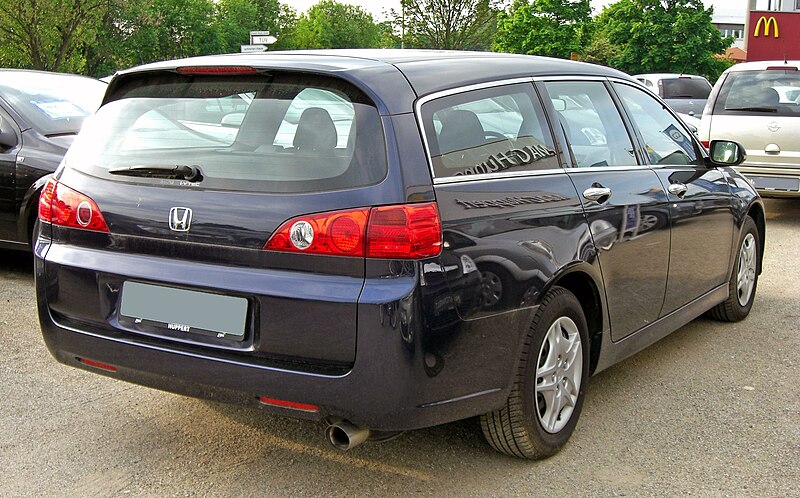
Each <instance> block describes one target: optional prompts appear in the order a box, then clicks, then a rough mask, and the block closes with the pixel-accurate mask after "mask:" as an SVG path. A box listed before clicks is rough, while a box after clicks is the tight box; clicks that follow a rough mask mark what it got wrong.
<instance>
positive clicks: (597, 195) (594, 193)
mask: <svg viewBox="0 0 800 498" xmlns="http://www.w3.org/2000/svg"><path fill="white" fill-rule="evenodd" d="M610 197H611V189H610V188H606V187H589V188H587V189H586V190H584V191H583V198H584V199H586V200H587V201H597V202H599V203H600V204H602V203H604V202H606V201H607V200H608V199H609V198H610Z"/></svg>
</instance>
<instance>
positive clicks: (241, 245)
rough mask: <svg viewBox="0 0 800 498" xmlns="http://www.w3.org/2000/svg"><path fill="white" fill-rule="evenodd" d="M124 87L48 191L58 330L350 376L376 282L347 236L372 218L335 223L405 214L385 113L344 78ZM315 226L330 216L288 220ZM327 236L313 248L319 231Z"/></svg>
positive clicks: (190, 72) (50, 274)
mask: <svg viewBox="0 0 800 498" xmlns="http://www.w3.org/2000/svg"><path fill="white" fill-rule="evenodd" d="M124 78H126V79H122V80H120V81H117V82H116V83H115V85H114V86H113V88H112V89H111V93H110V94H109V95H108V96H107V102H106V103H105V104H104V105H103V106H102V107H101V108H100V110H99V111H98V113H97V115H96V116H95V117H94V118H93V119H92V121H91V122H90V123H88V124H87V126H86V127H85V128H84V130H83V131H82V133H81V135H80V136H79V137H78V140H77V141H76V142H75V144H74V146H73V147H72V148H71V149H70V151H69V153H68V155H67V156H66V158H65V160H64V165H65V167H64V168H63V169H62V171H61V173H60V175H59V177H58V184H57V185H55V187H53V186H52V185H51V186H49V191H47V192H46V196H49V197H50V198H52V199H53V202H52V206H53V207H52V210H53V212H52V213H45V216H46V217H48V216H49V217H53V219H58V217H59V216H62V217H63V220H62V222H59V223H55V222H54V223H53V225H52V226H50V225H46V232H45V236H47V235H50V236H51V237H52V244H51V246H50V248H49V250H48V252H47V255H46V258H45V270H46V279H47V282H48V289H47V296H46V300H47V303H48V306H49V308H50V313H51V314H52V315H53V317H54V319H55V320H56V321H57V322H60V323H61V324H62V325H65V326H70V327H73V328H76V329H79V330H86V331H91V332H92V333H98V334H103V335H107V336H109V337H112V338H122V339H126V340H136V341H143V342H148V343H155V344H158V345H165V344H166V345H168V346H169V347H171V348H182V349H185V350H188V351H201V352H202V353H203V354H209V352H211V353H210V354H215V355H217V356H220V357H242V356H243V355H244V356H246V357H248V358H250V359H251V360H253V361H264V362H276V361H277V362H290V363H292V364H301V365H307V366H309V368H312V369H316V370H322V371H331V372H336V371H341V370H343V369H346V368H348V366H349V365H350V364H352V362H353V360H354V356H355V340H356V322H357V316H356V304H357V301H358V297H359V295H360V292H361V290H362V287H363V285H364V275H365V261H364V257H363V254H360V253H359V250H360V249H359V247H358V245H359V244H360V243H361V242H360V241H359V239H358V235H357V234H356V235H353V233H352V230H351V228H352V227H351V224H348V220H350V219H351V217H352V216H356V218H357V217H358V216H362V217H363V211H356V213H355V215H352V213H350V214H348V218H347V220H345V222H344V223H339V224H338V225H336V223H338V222H337V219H339V218H341V216H339V215H338V214H336V212H337V211H339V210H349V209H352V208H362V207H365V206H367V207H368V206H373V205H377V204H387V203H392V202H401V201H402V197H400V194H394V192H395V191H396V192H402V189H397V188H394V189H391V190H390V189H388V188H387V186H386V185H385V184H386V183H387V182H382V181H383V180H384V178H385V177H386V174H387V157H386V150H387V149H386V142H385V139H384V134H383V132H382V130H383V127H382V122H381V117H380V116H379V114H378V111H377V109H376V107H375V105H374V104H373V102H372V101H371V100H370V99H369V98H368V97H366V96H365V95H364V93H363V92H361V91H360V90H359V89H357V88H356V87H355V86H353V85H352V84H350V83H347V82H345V81H343V80H340V79H336V78H330V77H325V76H312V75H307V74H302V75H301V74H293V73H290V72H271V73H267V72H262V71H255V70H252V69H250V68H227V69H220V68H215V71H213V72H210V71H208V68H197V69H192V68H189V69H183V70H178V71H162V72H151V73H142V74H133V75H129V76H127V77H124ZM54 189H55V192H54ZM45 202H47V201H45ZM61 204H67V205H69V204H71V205H72V207H73V208H74V209H73V211H72V214H71V215H70V211H69V209H66V210H61V211H59V206H60V205H61ZM56 211H58V212H56ZM62 211H63V212H62ZM311 213H324V214H322V215H320V216H318V217H316V218H315V217H311V218H308V217H307V216H306V218H308V219H310V221H311V224H310V225H309V224H306V225H303V224H299V225H298V224H297V223H294V222H293V221H292V220H293V219H295V218H297V217H299V216H303V215H308V214H311ZM359 213H361V214H359ZM346 214H347V213H346ZM351 215H352V216H351ZM339 221H341V220H339ZM357 221H358V219H357ZM304 223H308V222H304ZM326 223H327V224H328V225H327V226H328V228H330V230H331V231H328V232H326V233H325V234H322V233H316V235H315V236H316V238H315V239H313V240H314V242H313V245H311V247H310V248H307V247H305V245H307V244H306V243H307V242H310V240H309V239H311V235H310V233H309V232H308V229H309V227H310V228H311V229H312V230H313V229H314V228H315V227H316V228H317V229H318V230H319V229H320V227H323V228H324V226H326V225H325V224H326ZM316 224H318V226H317V225H316ZM64 225H65V226H64ZM312 225H313V226H312ZM334 225H335V226H334ZM337 227H338V228H337ZM76 228H78V230H76ZM92 228H94V229H92ZM279 229H280V230H279ZM47 231H49V233H47ZM276 232H280V233H276ZM330 233H334V235H335V237H333V236H332V238H330V237H329V238H327V239H324V240H323V235H326V236H327V235H330ZM337 237H338V238H337ZM354 237H355V238H354ZM268 241H270V242H269V243H270V246H268V247H265V246H267V244H268ZM322 242H325V243H326V244H327V245H325V246H324V247H322V248H321V249H320V246H319V244H321V243H322ZM362 246H363V244H362Z"/></svg>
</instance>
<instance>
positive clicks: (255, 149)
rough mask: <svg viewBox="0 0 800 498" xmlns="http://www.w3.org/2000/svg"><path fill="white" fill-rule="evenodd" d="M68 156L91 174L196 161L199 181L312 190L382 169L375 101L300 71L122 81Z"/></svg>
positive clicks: (359, 182) (146, 171) (361, 181)
mask: <svg viewBox="0 0 800 498" xmlns="http://www.w3.org/2000/svg"><path fill="white" fill-rule="evenodd" d="M112 92H113V94H112V95H111V96H110V97H109V100H110V102H107V103H106V104H105V105H103V107H101V108H100V109H99V110H98V111H97V114H96V115H95V116H94V117H93V118H92V119H91V120H90V121H89V122H88V123H87V125H86V126H85V127H84V129H83V130H82V131H81V134H80V135H79V136H78V139H77V140H76V141H75V143H74V144H73V146H72V148H71V149H70V151H69V152H68V154H67V157H66V158H65V162H67V163H68V164H70V166H71V167H74V168H76V169H81V170H83V171H85V172H87V173H89V174H93V175H99V176H104V175H107V174H114V175H122V176H125V177H128V179H127V180H124V179H122V178H121V177H120V178H118V179H119V180H120V181H143V180H142V178H144V177H146V176H148V175H152V176H157V173H153V172H154V171H169V170H172V169H174V168H175V167H178V166H181V165H190V166H191V167H193V168H197V169H199V171H200V172H201V174H202V177H203V178H204V180H203V187H205V188H212V189H219V190H246V191H258V192H276V193H281V192H286V193H289V192H311V191H323V190H336V189H342V188H351V187H355V186H364V185H369V184H373V183H376V182H378V181H379V180H381V179H382V178H383V177H384V175H385V172H386V146H385V143H384V140H383V134H382V133H381V130H382V127H381V123H380V117H379V115H378V112H377V109H376V108H375V107H374V105H373V104H372V103H371V101H370V100H369V99H368V98H367V97H366V96H365V95H364V94H363V93H361V92H360V91H359V90H357V89H356V88H354V87H352V85H349V84H347V83H345V82H343V81H339V80H334V79H330V78H314V77H305V76H301V75H288V74H287V75H280V76H277V75H276V76H269V77H267V76H236V75H231V76H218V77H212V76H209V77H203V76H191V77H184V76H180V75H175V74H163V75H160V76H153V77H150V78H148V79H144V80H127V81H125V80H123V82H122V83H121V84H120V85H116V86H115V87H114V88H113V89H112Z"/></svg>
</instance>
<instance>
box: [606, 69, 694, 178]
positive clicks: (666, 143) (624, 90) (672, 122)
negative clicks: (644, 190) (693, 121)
mask: <svg viewBox="0 0 800 498" xmlns="http://www.w3.org/2000/svg"><path fill="white" fill-rule="evenodd" d="M614 88H615V89H616V90H617V93H618V94H619V96H620V98H621V99H622V102H623V105H624V106H625V109H626V110H627V111H628V114H629V116H630V118H631V119H632V120H633V122H634V124H635V125H636V128H637V129H638V130H639V133H640V134H641V136H642V139H643V140H644V148H645V152H646V153H647V157H648V158H649V159H650V163H651V164H702V160H701V156H700V153H699V152H698V150H697V147H696V146H695V143H694V142H693V141H692V139H691V134H690V133H689V132H688V131H687V130H686V128H685V127H684V126H683V124H682V123H681V122H680V121H678V120H677V119H676V118H675V117H674V116H673V115H672V114H671V113H670V112H669V111H667V109H665V108H664V106H663V105H662V104H661V103H660V102H659V101H657V100H656V99H654V98H653V97H651V96H650V95H648V94H647V93H645V92H643V91H641V90H639V89H638V88H634V87H632V86H629V85H625V84H621V83H614Z"/></svg>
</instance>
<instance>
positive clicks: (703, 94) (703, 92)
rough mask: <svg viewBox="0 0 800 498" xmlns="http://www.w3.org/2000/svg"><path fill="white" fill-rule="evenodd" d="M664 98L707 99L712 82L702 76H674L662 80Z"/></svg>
mask: <svg viewBox="0 0 800 498" xmlns="http://www.w3.org/2000/svg"><path fill="white" fill-rule="evenodd" d="M661 85H662V86H661V92H662V93H663V95H662V98H665V99H707V98H708V94H709V93H711V84H710V83H709V82H708V81H706V80H703V79H700V78H674V79H663V80H661Z"/></svg>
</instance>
